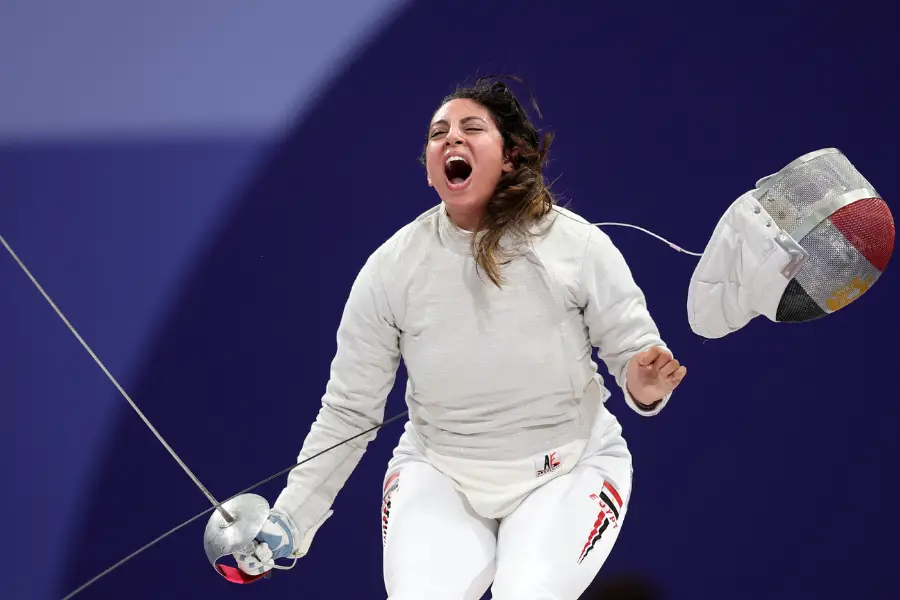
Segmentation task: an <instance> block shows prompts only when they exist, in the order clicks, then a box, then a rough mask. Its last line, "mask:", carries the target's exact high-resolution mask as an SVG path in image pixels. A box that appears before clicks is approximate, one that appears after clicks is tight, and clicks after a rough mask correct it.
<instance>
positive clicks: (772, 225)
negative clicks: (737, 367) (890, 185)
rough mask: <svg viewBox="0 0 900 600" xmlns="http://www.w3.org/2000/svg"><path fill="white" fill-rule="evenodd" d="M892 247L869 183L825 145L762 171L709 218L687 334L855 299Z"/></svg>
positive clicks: (823, 310)
mask: <svg viewBox="0 0 900 600" xmlns="http://www.w3.org/2000/svg"><path fill="white" fill-rule="evenodd" d="M893 249H894V221H893V218H892V216H891V212H890V210H889V209H888V206H887V204H885V202H884V200H882V199H881V197H880V196H879V195H878V193H877V192H876V191H875V188H874V187H873V186H872V185H871V184H870V183H869V182H868V181H867V180H866V179H865V178H864V177H863V176H862V175H861V174H860V173H859V172H858V171H857V170H856V168H854V166H853V165H852V164H851V163H850V161H849V160H847V157H846V156H844V154H842V153H841V152H840V151H839V150H837V149H834V148H826V149H823V150H818V151H816V152H811V153H809V154H806V155H804V156H801V157H800V158H798V159H797V160H795V161H793V162H792V163H790V164H789V165H787V166H786V167H784V168H783V169H782V170H781V171H779V172H778V173H776V174H774V175H770V176H769V177H765V178H763V179H761V180H759V181H758V182H757V183H756V188H755V189H753V190H750V191H748V192H746V193H745V194H743V195H742V196H741V197H739V198H738V199H737V200H735V201H734V203H732V205H731V206H730V207H729V208H728V210H727V211H726V212H725V214H724V215H723V216H722V218H721V219H720V220H719V222H718V224H717V225H716V228H715V231H714V232H713V234H712V236H711V238H710V240H709V243H708V244H707V246H706V249H705V250H704V252H703V255H702V256H701V258H700V262H699V263H698V264H697V267H696V269H695V270H694V274H693V276H692V277H691V281H690V285H689V287H688V301H687V308H688V320H689V322H690V326H691V329H693V331H694V333H697V334H698V335H701V336H703V337H706V338H721V337H724V336H725V335H728V334H729V333H731V332H733V331H737V330H738V329H740V328H742V327H743V326H744V325H746V324H747V323H748V322H750V320H752V319H754V318H755V317H757V316H759V315H764V316H766V317H767V318H768V319H770V320H771V321H773V322H776V323H782V322H801V321H811V320H814V319H818V318H821V317H823V316H825V315H828V314H831V313H833V312H835V311H837V310H839V309H841V308H843V307H845V306H847V305H848V304H850V303H851V302H853V301H854V300H856V299H858V298H859V297H860V296H861V295H862V294H863V293H865V292H866V290H868V289H869V288H871V287H872V285H873V284H874V283H875V282H876V281H877V280H878V278H879V277H880V276H881V274H882V273H883V272H884V270H885V267H887V264H888V261H889V259H890V257H891V253H892V252H893Z"/></svg>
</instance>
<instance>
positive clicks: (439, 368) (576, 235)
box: [274, 204, 669, 553]
mask: <svg viewBox="0 0 900 600" xmlns="http://www.w3.org/2000/svg"><path fill="white" fill-rule="evenodd" d="M547 225H549V227H548V228H547V229H546V230H545V233H543V234H542V235H540V236H535V237H534V238H533V239H531V241H530V242H529V243H528V244H526V245H525V246H523V247H521V248H520V249H519V250H518V254H517V255H516V258H515V259H514V260H512V261H511V262H509V263H508V264H506V265H505V266H504V267H503V276H504V278H505V279H506V283H505V284H504V285H503V287H502V289H498V288H497V287H496V286H495V285H494V284H493V283H492V282H491V281H490V279H489V278H488V277H487V275H486V274H484V273H483V271H481V270H480V269H477V268H476V264H475V261H474V259H473V257H472V255H471V252H470V242H471V235H472V234H471V233H470V232H466V231H463V230H461V229H459V228H457V227H456V226H455V225H454V224H453V222H452V221H451V220H450V219H449V217H448V215H447V213H446V210H445V208H444V206H443V205H442V204H441V205H438V206H436V207H434V208H432V209H431V210H429V211H428V212H426V213H424V214H422V215H421V216H419V217H418V218H417V219H416V220H415V221H413V222H411V223H409V224H408V225H406V226H405V227H403V228H402V229H400V230H399V231H398V232H397V233H396V234H394V235H393V236H392V237H391V238H390V239H389V240H387V241H386V242H385V243H384V244H382V245H381V246H380V247H379V248H378V249H377V250H376V251H375V252H373V253H372V254H371V255H370V257H369V258H368V260H367V261H366V263H365V265H364V266H363V267H362V269H361V271H360V272H359V274H358V276H357V278H356V280H355V282H354V284H353V286H352V288H351V291H350V294H349V298H348V300H347V303H346V306H345V308H344V312H343V316H342V318H341V322H340V326H339V327H338V331H337V353H336V355H335V357H334V360H333V362H332V366H331V373H330V378H329V381H328V383H327V386H326V389H325V394H324V396H323V398H322V408H321V410H320V411H319V414H318V418H317V419H316V421H315V422H314V423H313V425H312V427H311V429H310V431H309V433H308V435H307V436H306V439H305V441H304V443H303V447H302V450H301V452H300V454H299V457H298V462H299V461H301V460H304V459H305V458H307V457H309V456H311V455H313V454H316V453H318V452H320V451H322V450H324V449H326V448H328V447H330V446H333V445H335V444H337V443H339V442H341V441H343V440H346V439H348V438H350V437H352V436H354V435H357V434H359V433H360V432H361V431H363V430H365V429H369V428H371V427H373V426H375V425H377V424H378V423H381V422H382V421H383V419H384V407H385V402H386V398H387V396H388V393H389V392H390V390H391V389H392V387H393V385H394V381H395V377H396V371H397V368H398V365H399V362H400V360H401V357H402V360H403V361H404V363H405V366H406V370H407V373H408V381H407V383H406V401H407V404H408V406H409V414H410V417H409V418H410V426H411V427H413V428H414V429H415V432H416V435H417V437H418V439H419V440H421V442H422V443H423V444H424V446H425V448H426V449H427V450H428V451H429V452H430V453H434V454H437V455H441V456H446V457H449V458H466V459H473V460H492V461H498V460H500V461H502V460H513V461H514V460H517V459H522V458H523V457H527V456H532V455H533V454H534V453H535V452H538V451H540V449H542V448H548V447H553V446H556V445H561V444H565V443H568V442H571V441H572V440H575V439H579V438H581V439H585V438H587V437H588V436H589V433H590V428H591V425H592V422H591V419H590V418H589V416H588V415H587V414H586V412H585V408H584V406H583V403H582V398H583V394H584V390H585V388H586V386H587V385H588V384H589V383H590V382H592V381H598V382H599V383H600V384H601V386H602V379H600V375H599V374H598V373H597V364H596V363H595V362H594V361H593V359H592V347H597V348H598V356H599V357H600V358H601V359H602V360H603V361H604V363H605V364H606V366H607V368H608V369H609V372H610V373H611V374H612V375H613V376H614V377H615V379H616V382H617V383H618V385H619V386H620V387H621V388H622V389H623V392H624V394H625V400H626V402H627V403H628V405H629V406H631V407H632V408H633V409H634V410H636V411H637V412H639V413H640V414H643V415H646V416H651V415H655V414H657V413H658V412H659V411H660V410H662V408H663V407H664V406H665V404H666V403H667V402H668V400H669V396H667V397H666V398H664V399H662V402H660V403H659V404H657V405H656V406H655V407H654V408H653V409H651V410H645V409H643V408H642V407H639V406H638V405H637V404H636V403H635V402H634V401H633V399H632V398H631V396H630V395H629V394H628V392H627V390H626V387H625V383H626V382H625V374H626V368H627V365H628V362H629V360H631V358H632V356H634V355H635V354H636V353H638V352H641V351H643V350H646V349H648V348H650V347H652V346H662V347H666V346H665V344H664V343H663V340H662V339H661V338H660V335H659V332H658V330H657V327H656V325H655V323H654V322H653V319H652V318H651V316H650V313H649V312H648V310H647V305H646V302H645V298H644V295H643V293H642V292H641V290H640V288H638V286H637V285H636V284H635V282H634V280H633V278H632V275H631V272H630V270H629V268H628V266H627V264H626V262H625V260H624V258H623V256H622V254H621V253H620V252H619V250H618V249H617V248H616V247H615V246H614V245H613V243H612V242H611V240H610V239H609V237H608V236H607V235H606V234H605V233H603V232H602V231H600V230H599V229H598V228H597V227H594V226H592V225H590V224H589V223H588V222H587V221H586V220H584V219H583V218H582V217H580V216H578V215H576V214H574V213H572V212H571V211H568V210H566V209H563V208H560V207H557V208H556V209H555V212H554V213H553V214H552V215H551V216H549V217H547ZM604 392H605V396H604V400H605V399H606V398H607V397H608V396H609V393H608V391H606V390H605V388H604ZM374 437H375V434H374V433H372V434H368V435H366V436H361V437H359V438H357V439H356V440H354V441H352V442H350V443H347V444H344V445H342V446H340V447H338V448H335V449H334V450H331V451H329V452H327V453H326V454H324V455H322V456H320V457H318V458H316V459H314V460H311V461H309V462H307V463H306V464H304V465H302V466H300V467H297V468H295V469H294V470H293V471H292V472H291V473H290V475H289V477H288V483H287V486H286V487H285V489H284V491H283V492H282V493H281V494H280V496H279V497H278V499H277V501H276V503H275V505H274V509H275V510H277V511H279V512H281V513H284V514H287V515H288V516H290V517H291V520H292V521H293V523H292V526H293V527H294V528H295V531H294V534H295V536H296V537H295V539H301V538H303V537H304V536H306V537H309V535H310V534H311V533H314V532H315V529H317V528H318V526H319V525H321V523H322V521H323V520H324V519H325V518H327V517H328V516H329V515H330V514H331V513H330V508H331V505H332V503H333V501H334V499H335V497H336V495H337V493H338V492H339V491H340V489H341V488H342V487H343V485H344V484H345V482H346V480H347V478H348V477H349V476H350V473H351V472H352V471H353V469H354V468H355V467H356V465H357V464H358V463H359V461H360V459H361V457H362V454H363V452H364V451H365V448H366V446H367V444H368V443H369V442H370V441H371V440H372V439H374ZM302 553H305V549H304V550H303V551H302Z"/></svg>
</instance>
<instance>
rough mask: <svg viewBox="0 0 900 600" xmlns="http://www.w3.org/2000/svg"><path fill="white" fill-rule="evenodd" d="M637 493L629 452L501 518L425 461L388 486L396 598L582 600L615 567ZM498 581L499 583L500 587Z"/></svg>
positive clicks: (389, 576)
mask: <svg viewBox="0 0 900 600" xmlns="http://www.w3.org/2000/svg"><path fill="white" fill-rule="evenodd" d="M630 495H631V458H630V455H629V454H627V452H626V453H625V454H624V455H623V454H621V453H619V454H617V453H611V454H603V453H599V454H594V455H587V456H585V457H583V458H582V459H581V460H580V461H579V462H578V464H577V465H576V466H575V467H574V468H573V469H572V470H571V471H570V472H569V473H566V474H564V475H560V476H559V477H557V478H556V479H553V480H551V481H549V482H548V483H546V484H543V485H542V486H541V487H539V488H538V489H536V490H535V491H533V492H531V493H530V494H529V495H528V496H527V497H526V498H525V499H524V500H523V501H522V503H521V504H519V505H518V507H517V508H515V510H513V511H512V512H511V513H510V514H509V515H507V516H506V517H503V518H502V519H486V518H483V517H481V516H479V515H478V514H476V513H475V512H474V511H473V510H472V507H471V505H470V504H469V502H468V500H467V499H466V497H465V495H463V494H462V493H460V492H458V491H457V490H456V489H455V487H454V485H453V482H452V480H451V479H450V478H449V477H447V476H446V475H444V474H442V473H441V472H439V471H438V470H437V469H436V468H435V467H433V466H432V465H430V464H429V463H428V462H427V461H426V460H422V461H406V462H404V464H403V465H402V466H401V467H400V468H399V469H397V470H395V471H394V472H393V473H391V474H389V477H388V478H387V481H386V483H385V493H384V501H383V503H382V528H383V535H384V581H385V587H386V589H387V593H388V599H389V600H424V599H426V598H427V599H428V600H479V599H480V598H481V597H482V595H483V594H484V593H485V591H487V589H488V588H489V587H491V593H492V598H494V600H577V599H578V597H579V596H580V595H581V593H582V592H583V591H584V590H585V589H586V588H587V587H588V586H589V585H590V583H591V581H592V580H593V579H594V577H595V576H596V574H597V572H598V571H599V570H600V567H601V566H602V565H603V563H604V562H605V561H606V558H607V556H609V553H610V551H611V550H612V547H613V544H614V543H615V541H616V538H617V537H618V535H619V532H620V531H621V528H622V523H623V520H624V517H625V513H626V511H627V505H628V498H629V497H630ZM492 582H493V585H491V584H492Z"/></svg>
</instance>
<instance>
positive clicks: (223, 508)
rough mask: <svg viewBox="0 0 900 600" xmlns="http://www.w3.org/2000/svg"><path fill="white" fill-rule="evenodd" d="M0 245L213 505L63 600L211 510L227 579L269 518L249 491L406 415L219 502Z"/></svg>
mask: <svg viewBox="0 0 900 600" xmlns="http://www.w3.org/2000/svg"><path fill="white" fill-rule="evenodd" d="M0 243H2V244H3V247H4V248H6V251H7V252H9V254H10V256H12V258H13V260H14V261H15V262H16V264H18V265H19V267H20V268H21V269H22V271H24V272H25V275H27V276H28V278H29V279H30V280H31V282H32V283H33V284H34V286H35V287H36V288H37V290H38V291H39V292H40V293H41V295H42V296H43V297H44V299H45V300H46V301H47V303H48V304H49V305H50V307H51V308H53V310H54V311H55V312H56V314H57V315H58V316H59V318H60V319H62V321H63V323H65V324H66V327H68V328H69V331H71V332H72V334H73V335H74V336H75V338H76V339H77V340H78V341H79V342H80V343H81V345H82V346H83V347H84V349H85V350H86V351H87V353H88V354H89V355H90V356H91V358H93V359H94V362H96V363H97V366H99V367H100V370H101V371H103V373H104V374H105V375H106V377H107V378H108V379H109V380H110V381H111V382H112V384H113V385H114V386H115V387H116V389H117V390H118V391H119V393H120V394H121V395H122V396H123V397H124V398H125V400H126V401H127V402H128V404H129V405H130V406H131V408H133V409H134V411H135V412H136V413H137V414H138V416H139V417H140V418H141V420H142V421H143V422H144V424H145V425H146V426H147V428H148V429H150V431H151V432H152V433H153V435H154V436H156V439H158V440H159V442H160V443H161V444H162V445H163V447H165V449H166V450H167V451H168V452H169V454H170V455H171V456H172V458H173V459H174V460H175V462H176V463H178V465H179V466H180V467H181V468H182V469H184V472H185V473H187V475H188V477H190V479H191V481H193V482H194V484H195V485H196V486H197V487H198V488H199V489H200V491H201V492H203V495H204V496H206V498H207V500H209V502H210V503H211V504H212V508H209V509H207V510H205V511H203V512H201V513H199V514H197V515H195V516H193V517H191V518H190V519H188V520H187V521H185V522H183V523H181V524H180V525H178V526H176V527H174V528H172V529H170V530H169V531H167V532H166V533H164V534H162V535H161V536H159V537H157V538H156V539H154V540H153V541H151V542H150V543H148V544H146V545H144V546H142V547H141V548H139V549H138V550H136V551H135V552H133V553H131V554H129V555H128V556H126V557H125V558H123V559H122V560H120V561H119V562H117V563H115V564H114V565H112V566H111V567H109V568H108V569H106V570H104V571H103V572H101V573H100V574H98V575H97V576H95V577H93V578H92V579H90V580H89V581H87V582H85V583H84V584H83V585H81V586H79V587H78V588H77V589H75V590H73V591H72V592H70V593H69V594H68V595H66V596H65V597H64V598H63V600H69V599H70V598H72V597H74V596H75V595H77V594H79V593H81V592H82V591H84V590H85V589H87V588H88V587H89V586H91V585H93V584H94V583H96V582H97V581H98V580H99V579H101V578H102V577H104V576H106V575H108V574H109V573H111V572H112V571H114V570H115V569H117V568H119V567H120V566H122V565H123V564H125V563H126V562H128V561H129V560H131V559H132V558H134V557H136V556H137V555H138V554H140V553H142V552H143V551H144V550H147V549H148V548H150V547H151V546H154V545H155V544H157V543H158V542H161V541H162V540H163V539H165V538H167V537H169V536H170V535H172V534H173V533H175V532H176V531H178V530H180V529H182V528H183V527H186V526H187V525H189V524H191V523H193V522H194V521H196V520H197V519H199V518H200V517H202V516H204V515H207V514H209V513H210V512H213V511H217V514H215V515H214V518H211V519H210V521H209V523H208V524H207V528H206V531H205V532H204V546H205V548H206V554H207V558H209V559H210V562H211V563H212V564H213V567H215V568H216V570H217V571H219V572H220V573H221V574H222V575H224V576H226V577H228V571H230V570H231V569H230V568H229V567H225V566H224V565H217V564H216V562H215V561H216V560H218V559H219V558H221V557H223V556H226V555H229V554H231V553H232V552H237V551H239V550H242V549H244V550H249V552H248V553H252V547H253V539H254V538H255V537H256V534H258V533H259V531H260V530H261V529H262V526H263V524H265V522H266V519H267V518H268V516H269V504H268V502H267V501H266V500H265V499H264V498H262V497H261V496H258V495H256V494H249V493H248V492H249V491H251V490H253V489H255V488H257V487H259V486H261V485H263V484H266V483H268V482H270V481H272V480H273V479H275V478H277V477H280V476H281V475H284V474H285V473H288V472H289V471H291V470H293V469H294V468H295V467H298V466H300V465H302V464H304V463H306V462H307V461H310V460H312V459H314V458H316V457H317V456H321V455H322V454H325V453H326V452H329V451H331V450H333V449H335V448H337V447H338V446H342V445H343V444H346V443H348V442H350V441H352V440H355V439H356V438H358V437H360V436H363V435H366V434H367V433H371V432H372V431H375V430H377V429H379V428H381V427H384V426H385V425H388V424H390V423H393V422H394V421H397V420H399V419H401V418H402V417H404V416H405V415H406V414H407V411H403V412H402V413H400V414H398V415H395V416H393V417H391V418H390V419H388V420H386V421H384V422H383V423H379V424H378V425H375V426H374V427H371V428H369V429H367V430H365V431H362V432H360V433H358V434H356V435H354V436H353V437H350V438H348V439H346V440H343V441H342V442H338V443H337V444H334V445H333V446H331V447H329V448H326V449H325V450H322V451H321V452H319V453H317V454H314V455H313V456H310V457H308V458H306V459H304V460H302V461H300V462H298V463H296V464H294V465H291V466H290V467H288V468H286V469H284V470H282V471H279V472H278V473H275V474H274V475H272V476H270V477H267V478H266V479H263V480H262V481H260V482H258V483H255V484H253V485H251V486H250V487H248V488H247V489H245V490H242V491H240V492H238V493H237V494H235V495H234V496H231V497H230V498H228V499H227V500H225V501H224V502H219V501H218V500H216V498H215V497H214V496H213V495H212V494H211V493H210V491H209V490H208V489H207V488H206V486H204V485H203V483H201V481H200V480H199V479H198V478H197V476H196V475H195V474H194V473H193V472H192V471H191V470H190V469H189V468H188V466H187V465H186V464H185V463H184V461H183V460H181V458H180V457H179V456H178V454H177V453H176V452H175V450H174V449H173V448H172V447H171V446H170V445H169V443H168V442H166V440H165V439H164V438H163V437H162V435H161V434H160V433H159V431H157V429H156V428H155V427H154V426H153V424H152V423H151V422H150V420H149V419H148V418H147V417H146V416H145V415H144V413H143V412H142V411H141V409H140V408H138V406H137V404H135V402H134V400H132V399H131V396H129V395H128V392H126V391H125V389H124V388H123V387H122V386H121V385H120V384H119V382H118V381H117V380H116V378H115V377H114V376H113V375H112V373H110V372H109V370H108V369H107V368H106V366H105V365H104V364H103V362H102V361H101V360H100V358H99V357H98V356H97V355H96V354H95V353H94V351H93V350H91V347H90V346H89V345H88V344H87V342H85V340H84V338H82V337H81V335H80V334H79V333H78V331H77V330H76V329H75V327H74V326H73V325H72V323H70V322H69V320H68V319H67V318H66V316H65V315H64V314H63V312H62V311H61V310H60V309H59V307H58V306H57V305H56V303H55V302H53V300H52V299H51V298H50V296H49V295H48V294H47V292H46V291H45V290H44V288H43V287H42V286H41V284H40V283H38V280H37V279H36V278H35V277H34V275H33V274H32V273H31V271H30V270H29V269H28V267H27V266H25V263H24V262H23V261H22V259H21V258H19V256H18V255H17V254H16V253H15V251H14V250H13V249H12V247H11V246H10V245H9V243H8V242H7V241H6V239H5V238H4V237H3V236H2V235H0ZM222 569H225V571H224V572H223V570H222Z"/></svg>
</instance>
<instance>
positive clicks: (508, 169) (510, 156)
mask: <svg viewBox="0 0 900 600" xmlns="http://www.w3.org/2000/svg"><path fill="white" fill-rule="evenodd" d="M514 153H515V150H510V151H508V152H506V153H505V155H504V157H503V166H502V169H503V172H504V173H512V171H513V169H514V166H513V160H514Z"/></svg>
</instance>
